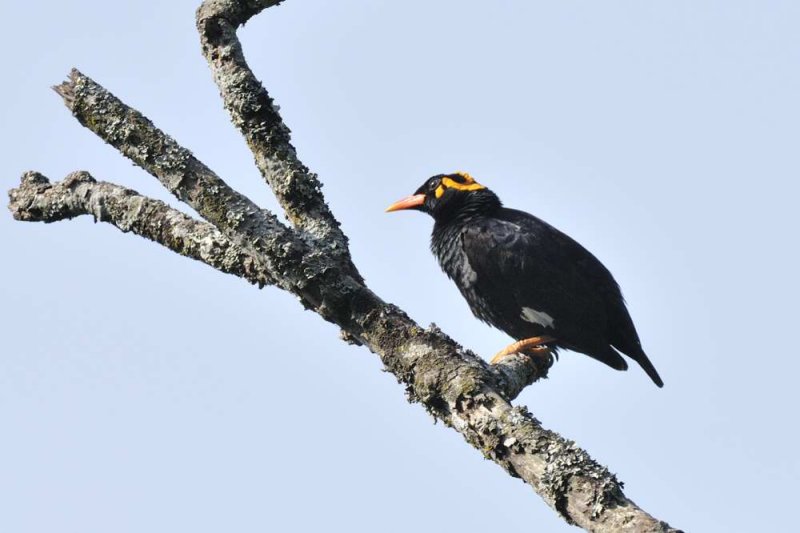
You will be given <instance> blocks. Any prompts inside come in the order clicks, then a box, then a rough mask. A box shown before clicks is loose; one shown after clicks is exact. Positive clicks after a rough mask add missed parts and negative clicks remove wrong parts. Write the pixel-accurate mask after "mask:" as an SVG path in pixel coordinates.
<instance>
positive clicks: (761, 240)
mask: <svg viewBox="0 0 800 533" xmlns="http://www.w3.org/2000/svg"><path fill="white" fill-rule="evenodd" d="M196 6H197V1H196V0H180V1H178V0H172V1H170V2H155V1H150V0H147V1H141V2H104V1H100V0H76V1H74V2H69V3H66V2H55V1H43V2H11V1H6V2H3V4H2V6H1V7H0V17H2V20H4V21H5V25H4V31H3V35H2V37H0V39H2V45H3V50H5V54H4V60H3V62H4V74H3V83H2V85H1V86H0V101H2V102H4V105H3V106H2V111H0V112H2V121H0V123H1V124H2V129H0V142H2V146H4V147H5V150H4V157H3V159H2V174H1V175H2V178H1V179H0V184H2V189H3V190H6V189H8V188H10V187H11V186H13V185H15V184H16V183H17V181H18V178H19V175H20V174H21V173H22V172H23V171H24V170H27V169H31V168H34V169H37V170H40V171H42V172H43V173H45V174H46V175H48V176H49V177H50V178H51V179H61V178H62V177H63V176H64V175H66V174H67V173H68V172H70V171H73V170H77V169H86V170H89V171H91V172H92V173H93V174H94V175H95V177H96V178H98V179H102V180H109V181H114V182H117V183H121V184H124V185H127V186H130V187H133V188H134V189H137V190H139V191H140V192H142V193H145V194H148V195H151V196H157V197H159V198H163V199H167V200H170V198H169V196H168V195H166V194H165V193H164V191H163V189H161V187H160V186H159V185H158V184H157V182H156V181H155V180H154V179H153V178H151V177H150V176H148V175H147V174H145V173H144V172H143V171H141V170H140V169H138V168H136V167H133V166H132V165H131V164H130V163H129V162H128V161H127V160H125V159H123V158H122V157H121V156H118V155H117V153H116V152H115V151H114V150H113V149H111V148H109V147H107V146H105V145H103V144H102V143H101V142H100V141H99V140H98V139H97V138H95V137H94V136H93V135H92V134H91V133H89V132H88V131H87V130H85V129H83V128H81V127H80V126H79V125H78V123H77V122H76V121H75V120H74V119H73V118H72V117H71V116H70V115H69V113H68V112H67V111H66V109H65V108H64V107H63V106H62V104H61V102H60V100H59V98H58V97H57V96H56V95H55V94H54V93H52V92H51V91H50V89H49V87H50V86H51V85H53V84H55V83H57V82H59V81H60V80H61V79H62V78H63V77H64V76H65V75H66V74H67V72H68V71H69V69H70V67H72V66H77V67H79V68H80V69H82V70H83V71H84V72H85V73H86V74H88V75H89V76H92V77H94V78H95V79H96V80H97V81H98V82H100V83H101V84H103V85H104V86H105V87H107V88H108V89H110V90H111V91H113V92H114V93H116V94H117V95H118V96H120V97H121V98H122V99H124V100H125V101H126V102H127V103H128V104H130V105H132V106H134V107H136V108H138V109H139V110H141V111H142V112H143V113H145V114H146V115H147V116H149V117H150V118H152V119H153V120H154V121H155V122H156V124H157V125H159V126H160V127H161V128H162V129H164V130H166V131H167V132H169V133H170V134H172V135H173V136H174V137H175V138H176V139H177V140H178V141H179V142H181V143H183V144H184V145H185V146H187V147H189V148H191V149H192V150H194V152H195V153H196V154H197V155H198V156H199V157H200V158H201V159H203V160H204V161H205V162H207V163H208V164H209V165H210V166H211V167H212V168H214V169H215V170H216V171H217V172H218V173H219V174H220V175H221V176H223V177H224V178H225V179H226V180H227V181H228V182H229V183H230V184H231V185H233V186H234V187H236V188H238V189H239V190H241V191H243V192H245V193H247V194H248V195H250V196H251V197H252V198H253V199H255V200H257V201H258V202H260V203H262V204H264V205H266V206H269V207H273V208H275V202H274V200H273V199H272V198H271V197H270V195H269V192H268V190H267V188H266V187H265V186H264V185H263V182H262V181H261V178H260V176H259V175H258V172H257V171H256V170H255V168H254V166H253V164H252V157H251V156H250V154H249V153H248V151H247V148H246V146H245V144H244V143H243V142H242V140H241V139H240V137H239V135H238V133H237V132H236V131H235V130H234V129H233V128H232V126H230V124H229V122H228V118H227V116H226V114H225V112H224V110H223V109H222V106H221V103H220V101H219V99H218V97H217V89H216V87H215V86H214V85H213V83H212V81H211V77H210V73H209V71H208V68H207V66H206V64H205V62H204V60H203V58H202V56H201V55H200V51H199V45H198V39H197V36H196V34H195V32H194V10H195V8H196ZM798 27H800V4H798V3H796V2H790V1H785V2H779V1H766V2H742V1H730V0H728V1H686V0H684V1H670V2H666V1H650V2H641V1H624V2H623V1H612V2H587V1H583V2H555V1H552V2H523V1H510V0H509V1H500V2H485V1H481V2H478V1H463V0H462V1H438V2H429V1H423V0H415V1H404V2H382V1H367V0H360V1H356V0H349V1H341V2H325V1H323V0H304V1H300V0H289V1H287V2H286V3H285V4H284V5H282V6H280V7H278V8H276V9H271V10H269V11H267V12H266V13H264V14H262V15H261V16H259V17H258V18H256V19H254V20H253V21H251V22H250V23H249V24H248V25H247V27H246V28H245V30H244V31H243V32H242V38H243V42H244V45H245V49H246V53H247V56H248V59H249V61H250V63H251V65H252V66H253V68H254V69H255V71H256V72H257V74H258V75H259V77H260V78H261V79H262V80H263V81H264V82H265V84H266V86H267V87H268V89H269V90H270V92H271V94H272V95H273V96H274V97H275V98H276V100H277V102H278V103H279V104H280V105H281V108H282V111H283V114H284V118H285V119H286V121H287V123H288V124H289V126H290V128H291V129H292V131H293V133H294V142H295V145H296V146H297V147H298V150H299V152H300V155H301V157H302V158H303V159H304V161H305V162H306V163H307V164H308V165H309V166H310V167H311V168H312V169H314V170H315V171H317V172H319V174H320V176H321V178H322V180H323V181H324V182H325V185H326V186H325V192H326V194H327V198H328V200H329V201H330V203H331V205H332V207H333V209H334V211H335V212H336V214H337V215H338V217H339V219H340V220H341V221H342V223H343V225H344V228H345V230H346V231H347V233H348V234H349V235H350V237H351V241H352V249H353V253H354V254H355V258H356V261H357V263H358V264H359V266H360V268H361V270H362V272H363V274H364V275H365V277H366V278H367V280H368V282H369V283H370V285H371V287H372V288H373V289H374V290H375V291H376V292H378V293H379V294H380V295H382V296H383V297H384V298H386V299H388V300H390V301H392V302H395V303H397V304H399V305H400V306H402V307H403V308H404V309H406V310H407V311H408V312H409V313H410V314H411V316H412V317H414V318H415V319H416V320H418V321H419V322H420V323H422V324H428V323H430V322H436V323H437V324H438V325H439V326H441V327H442V328H443V329H444V330H445V331H446V332H447V333H449V334H450V335H452V336H453V337H454V338H456V339H457V340H458V341H460V342H462V343H463V344H464V345H465V346H467V347H469V348H472V349H474V350H476V351H477V352H478V353H481V354H483V355H485V356H489V355H490V354H492V353H494V352H495V351H497V349H499V348H500V347H501V346H503V345H504V344H505V343H507V341H508V338H507V337H506V336H504V335H503V334H502V333H500V332H497V331H494V330H491V329H490V328H489V327H487V326H484V325H481V324H480V323H478V322H477V321H476V320H475V319H474V318H473V317H472V316H471V314H470V313H469V310H468V309H467V306H466V304H465V303H464V302H463V301H462V300H461V298H460V296H459V294H458V292H457V290H456V289H455V287H454V286H452V285H451V284H450V282H449V281H447V280H446V278H445V277H444V275H443V274H442V273H441V272H440V271H439V268H438V266H437V265H436V263H435V260H434V259H433V257H432V256H431V255H430V254H429V252H428V249H427V247H428V235H429V232H430V227H431V222H430V220H429V219H428V218H427V217H425V216H422V215H419V214H416V213H404V214H395V215H385V214H384V213H383V208H384V207H385V206H386V205H387V204H388V203H389V202H391V201H393V200H395V199H397V198H399V197H401V196H404V195H406V194H408V193H410V192H412V191H413V190H414V189H416V187H417V186H418V185H419V184H420V183H421V182H422V181H423V180H424V179H425V178H427V177H428V176H430V175H431V174H435V173H438V172H443V171H452V170H456V169H463V170H468V171H470V172H471V173H472V174H473V175H474V176H476V178H477V179H479V180H480V181H482V182H483V183H485V184H486V185H488V186H490V187H491V188H493V189H494V190H495V191H496V192H497V193H498V194H499V195H500V196H501V198H503V199H504V200H505V202H506V204H507V205H509V206H513V207H517V208H520V209H524V210H527V211H530V212H533V213H535V214H537V215H539V216H541V217H542V218H544V219H545V220H547V221H549V222H551V223H552V224H554V225H556V226H557V227H559V228H561V229H562V230H564V231H566V232H567V233H569V234H570V235H572V236H573V237H575V238H576V239H578V240H579V241H580V242H581V243H583V244H584V245H585V246H586V247H587V248H589V249H590V250H592V251H593V252H594V253H595V254H596V255H597V256H598V257H600V258H601V260H603V261H604V262H605V264H606V265H607V266H608V267H609V268H610V269H611V271H612V272H613V273H614V274H615V276H616V278H617V280H618V281H619V282H620V284H621V285H622V287H623V291H624V293H625V295H626V297H627V299H628V302H629V306H630V310H631V312H632V314H633V317H634V320H635V321H636V323H637V325H638V328H639V332H640V334H641V336H642V340H643V343H644V346H645V348H646V349H647V351H648V353H649V354H650V357H651V359H652V360H653V362H654V363H655V365H656V367H657V368H658V369H659V371H660V373H661V375H662V377H663V378H664V381H665V382H666V386H665V388H664V389H663V390H658V389H657V388H656V387H655V386H653V385H652V383H651V382H650V381H649V380H648V379H647V377H646V376H645V375H644V373H643V372H641V371H640V370H639V369H638V368H632V369H631V371H629V372H627V373H617V372H614V371H613V370H611V369H609V368H606V367H604V366H603V365H601V364H599V363H596V362H594V361H592V360H591V359H589V358H587V357H584V356H579V355H575V354H572V353H566V354H565V355H564V356H563V357H562V358H561V361H560V362H559V363H558V364H557V365H556V366H555V367H554V368H553V370H552V372H551V378H550V379H549V380H547V381H545V382H543V383H539V384H537V385H535V386H533V387H531V388H530V389H529V390H527V391H526V392H524V393H523V394H522V396H521V397H520V399H519V400H518V401H519V402H521V403H524V404H527V405H528V406H529V407H530V409H531V410H532V411H533V413H535V415H536V416H537V417H538V418H539V419H540V420H541V421H542V422H543V423H544V424H545V425H546V426H547V427H548V428H551V429H554V430H556V431H558V432H560V433H561V434H563V435H565V436H567V437H569V438H573V439H575V440H576V441H577V442H578V443H579V444H580V445H581V446H584V447H585V448H586V449H587V450H588V451H589V452H590V453H592V455H593V456H594V457H595V458H596V459H598V460H599V461H600V462H602V463H604V464H607V465H608V466H609V467H610V468H611V469H612V470H613V471H614V472H616V473H617V474H618V475H619V477H620V478H621V479H622V480H623V481H625V483H626V492H627V494H628V495H629V496H630V497H631V498H633V499H634V500H635V501H636V502H638V503H639V504H641V505H642V506H643V507H644V508H645V509H647V510H649V511H650V512H652V513H653V514H655V515H656V516H658V517H659V518H662V519H665V520H668V521H669V522H671V523H672V524H673V525H675V526H678V527H682V528H685V529H686V530H687V531H705V532H732V531H755V530H760V531H770V532H780V531H790V524H793V523H794V520H792V519H791V517H790V516H789V515H788V514H787V511H790V510H791V509H793V508H794V506H795V503H796V502H795V500H796V494H797V486H798V482H800V460H798V455H797V449H798V444H800V443H798V440H799V439H798V429H797V408H798V400H799V399H800V398H799V397H798V396H800V395H798V392H797V390H798V387H797V385H796V381H797V376H798V374H799V373H800V357H798V356H800V354H799V353H798V348H797V340H796V338H795V335H794V333H795V332H796V330H797V319H798V311H797V305H798V304H797V302H798V299H800V286H799V284H798V279H797V275H798V274H797V273H798V272H800V259H799V258H798V257H799V256H798V236H797V233H798V228H800V214H798V196H800V195H799V194H798V193H800V190H799V189H800V188H799V187H798V184H797V183H798V171H800V161H799V160H798V156H797V154H798V151H797V150H798V148H797V146H798V141H800V104H798V94H800V75H799V74H798V72H800V70H798V66H800V38H798V32H797V28H798ZM0 237H1V238H2V242H3V244H4V247H3V248H4V257H5V261H4V262H3V266H2V273H3V275H2V278H1V279H2V283H0V297H2V302H3V305H2V307H0V314H1V315H0V324H2V325H1V326H0V334H1V335H2V339H3V342H2V346H3V349H2V355H0V424H2V428H3V431H2V435H3V436H2V439H0V502H2V504H0V531H7V532H15V533H27V532H49V531H59V532H76V533H77V532H80V533H90V532H106V531H114V532H118V533H126V532H141V531H148V532H149V533H157V532H172V531H193V532H195V533H206V532H216V531H254V532H255V531H267V530H269V531H290V532H291V531H318V530H328V531H344V530H347V531H352V532H360V531H376V530H380V531H386V532H401V531H402V532H408V531H420V532H427V531H485V530H487V529H489V528H491V529H492V530H496V531H548V532H549V531H570V530H572V529H571V528H569V527H568V526H566V525H565V524H564V523H563V522H561V521H560V520H559V519H558V518H557V517H556V516H555V515H554V514H553V512H552V511H550V509H549V508H547V507H546V506H545V504H544V503H542V502H541V501H540V500H539V499H538V497H537V496H535V495H534V494H533V492H532V491H531V489H530V488H529V487H527V486H526V485H524V484H522V483H521V482H519V481H517V480H513V479H511V478H509V477H508V476H507V475H506V474H505V473H504V472H502V471H501V470H500V469H499V468H498V467H497V466H496V465H494V464H493V463H491V462H488V461H485V460H483V459H482V458H481V456H480V454H479V453H478V452H476V451H475V450H473V449H472V448H471V447H469V446H468V445H466V444H465V443H464V442H463V441H462V439H461V438H460V437H459V436H458V435H457V434H456V433H454V432H453V431H451V430H448V429H446V428H444V427H442V426H441V425H434V424H433V423H432V421H431V419H430V418H429V417H428V416H427V415H426V414H425V413H424V412H423V410H422V409H421V408H420V407H419V406H410V405H408V404H407V403H406V401H405V399H404V396H403V389H402V387H401V386H399V385H398V384H397V383H396V382H395V380H394V378H393V377H392V376H391V375H389V374H387V373H384V372H381V371H380V370H381V369H380V364H379V361H378V360H377V358H376V357H375V356H373V355H372V354H370V353H369V352H368V351H367V350H365V349H363V348H355V347H350V346H347V345H345V344H343V343H342V342H341V341H339V340H338V339H337V331H336V329H335V328H333V327H332V326H330V325H328V324H325V323H323V322H322V321H321V319H319V318H318V317H317V316H316V315H314V314H312V313H307V312H303V311H302V310H301V308H300V306H299V305H298V304H297V302H296V301H295V300H294V299H293V298H292V297H290V296H288V295H287V294H285V293H281V292H279V291H278V290H276V289H265V290H263V291H258V290H255V289H254V288H252V287H250V286H249V285H247V284H246V283H244V282H243V281H241V280H238V279H236V278H233V277H227V276H224V275H222V274H220V273H217V272H216V271H213V270H211V269H210V268H208V267H205V266H204V265H202V264H199V263H193V262H191V261H189V260H187V259H184V258H181V257H179V256H176V255H174V254H172V253H170V252H167V251H165V250H164V249H161V248H160V247H158V246H156V245H154V244H152V243H149V242H146V241H144V240H142V239H138V238H136V237H133V236H130V235H123V234H121V233H119V232H118V231H117V230H115V229H114V228H112V227H110V226H107V225H103V224H97V225H95V224H93V223H92V221H91V219H87V218H82V219H78V220H74V221H71V222H64V223H59V224H55V225H51V226H44V225H40V224H22V223H17V222H13V221H12V220H11V218H10V216H9V215H8V214H7V213H4V214H2V215H0Z"/></svg>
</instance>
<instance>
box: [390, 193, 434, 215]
mask: <svg viewBox="0 0 800 533" xmlns="http://www.w3.org/2000/svg"><path fill="white" fill-rule="evenodd" d="M424 203H425V195H424V194H415V195H414V196H409V197H408V198H403V199H402V200H398V201H397V202H395V203H393V204H392V205H390V206H389V207H387V208H386V212H387V213H391V212H392V211H400V210H401V209H413V208H414V207H419V206H421V205H422V204H424Z"/></svg>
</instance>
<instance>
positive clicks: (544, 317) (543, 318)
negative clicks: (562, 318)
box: [520, 307, 556, 328]
mask: <svg viewBox="0 0 800 533" xmlns="http://www.w3.org/2000/svg"><path fill="white" fill-rule="evenodd" d="M520 317H521V318H522V320H524V321H525V322H531V323H533V324H539V325H540V326H544V327H546V328H555V324H556V321H555V319H554V318H553V317H551V316H550V315H548V314H547V313H545V312H544V311H537V310H536V309H531V308H530V307H523V308H522V314H521V315H520Z"/></svg>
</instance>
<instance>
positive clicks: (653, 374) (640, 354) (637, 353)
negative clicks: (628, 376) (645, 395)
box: [628, 346, 664, 387]
mask: <svg viewBox="0 0 800 533" xmlns="http://www.w3.org/2000/svg"><path fill="white" fill-rule="evenodd" d="M637 348H638V349H637V350H632V351H631V353H629V354H628V355H629V356H630V358H631V359H633V360H634V361H636V362H637V363H639V366H640V367H642V369H643V370H644V371H645V372H647V375H648V376H650V379H652V380H653V383H655V384H656V385H658V386H659V387H663V386H664V382H663V381H662V380H661V376H659V375H658V371H657V370H656V367H654V366H653V363H651V362H650V359H648V358H647V354H646V353H644V350H642V348H641V347H639V346H637Z"/></svg>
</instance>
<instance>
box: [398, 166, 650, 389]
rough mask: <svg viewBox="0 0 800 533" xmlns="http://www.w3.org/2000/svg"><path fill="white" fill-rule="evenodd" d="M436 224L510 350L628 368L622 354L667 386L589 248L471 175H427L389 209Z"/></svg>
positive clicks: (453, 275)
mask: <svg viewBox="0 0 800 533" xmlns="http://www.w3.org/2000/svg"><path fill="white" fill-rule="evenodd" d="M400 209H416V210H418V211H423V212H425V213H428V214H429V215H431V216H432V217H433V218H434V221H435V223H434V226H433V234H432V236H431V250H432V251H433V253H434V255H436V257H437V259H438V260H439V264H440V265H441V267H442V270H444V272H445V273H446V274H447V276H448V277H449V278H450V279H452V280H453V281H454V282H455V284H456V285H457V286H458V289H459V290H460V291H461V294H462V295H463V296H464V298H465V299H466V300H467V303H469V307H470V309H471V310H472V312H473V313H474V314H475V316H476V317H478V318H479V319H480V320H483V321H484V322H487V323H489V324H491V325H492V326H494V327H496V328H498V329H500V330H502V331H504V332H506V333H507V334H509V335H510V336H512V337H513V338H514V339H516V340H517V341H518V342H515V343H514V344H511V345H510V346H508V347H506V348H505V349H504V350H501V351H500V352H499V353H498V354H497V355H496V356H495V358H494V359H493V360H492V363H496V362H497V361H499V360H500V359H502V358H503V357H504V356H506V355H508V354H511V353H518V352H523V353H529V354H540V355H541V354H542V353H548V351H549V350H553V351H555V350H557V349H558V348H566V349H569V350H574V351H576V352H581V353H584V354H586V355H588V356H590V357H593V358H595V359H597V360H598V361H602V362H603V363H605V364H607V365H608V366H610V367H611V368H615V369H617V370H626V369H627V368H628V364H627V363H626V362H625V359H623V358H622V356H621V355H620V352H621V353H623V354H625V355H627V356H628V357H630V358H631V359H633V360H634V361H636V362H637V363H639V365H640V366H641V367H642V368H643V369H644V371H645V372H647V375H648V376H650V379H652V380H653V382H654V383H655V384H656V385H658V386H659V387H663V386H664V382H663V381H661V378H660V377H659V375H658V372H656V369H655V367H653V364H652V363H651V362H650V360H649V359H648V358H647V355H646V354H645V353H644V350H642V345H641V343H640V342H639V335H638V334H637V333H636V328H635V327H634V325H633V320H631V316H630V314H629V313H628V309H627V308H626V307H625V300H624V299H623V298H622V293H621V292H620V289H619V285H617V282H616V281H615V280H614V277H613V276H612V275H611V273H610V272H609V271H608V269H607V268H606V267H605V266H603V264H602V263H601V262H600V261H599V260H598V259H597V258H596V257H595V256H594V255H592V254H591V253H590V252H589V251H588V250H586V248H584V247H583V246H581V245H580V244H578V243H577V242H575V241H574V240H573V239H572V238H570V237H569V236H567V235H565V234H564V233H562V232H560V231H559V230H557V229H556V228H554V227H553V226H551V225H549V224H548V223H546V222H544V221H543V220H540V219H539V218H536V217H535V216H533V215H530V214H528V213H525V212H523V211H517V210H516V209H508V208H506V207H503V204H502V203H501V202H500V199H499V198H498V197H497V195H496V194H494V193H493V192H492V191H490V190H489V189H487V188H486V187H484V186H483V185H481V184H480V183H478V182H476V181H475V180H474V179H473V178H472V176H470V175H469V174H467V173H465V172H456V173H453V174H439V175H436V176H433V177H431V178H429V179H428V180H427V181H426V182H425V183H424V184H423V185H422V187H420V188H419V189H417V191H416V192H415V193H414V195H413V196H409V197H408V198H404V199H402V200H400V201H398V202H395V203H394V204H392V205H391V206H389V207H388V208H387V211H398V210H400Z"/></svg>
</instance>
